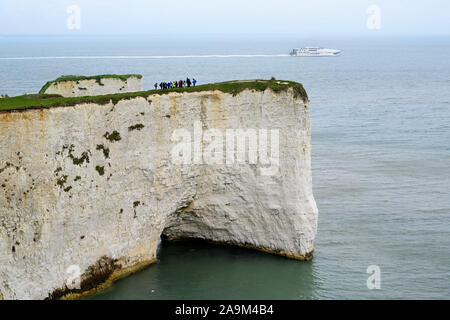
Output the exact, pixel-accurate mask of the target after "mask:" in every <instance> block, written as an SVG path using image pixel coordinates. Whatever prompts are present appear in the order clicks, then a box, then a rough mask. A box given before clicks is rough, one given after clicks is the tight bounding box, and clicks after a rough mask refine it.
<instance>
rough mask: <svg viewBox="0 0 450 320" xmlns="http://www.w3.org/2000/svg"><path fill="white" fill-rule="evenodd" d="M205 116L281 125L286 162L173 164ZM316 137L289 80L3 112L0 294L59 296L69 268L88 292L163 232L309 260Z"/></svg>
mask: <svg viewBox="0 0 450 320" xmlns="http://www.w3.org/2000/svg"><path fill="white" fill-rule="evenodd" d="M198 123H200V124H201V127H202V130H203V132H205V131H206V130H207V129H211V128H215V129H217V130H219V131H220V130H223V131H224V132H225V130H227V129H257V130H260V129H262V130H265V129H267V130H269V131H270V130H274V129H278V131H279V167H278V168H277V170H276V171H275V172H274V173H273V174H272V175H264V174H262V173H261V168H260V165H259V164H250V163H241V164H231V165H230V164H177V163H174V161H173V156H172V150H173V147H174V145H175V144H176V141H173V133H174V132H175V130H177V129H180V128H182V129H184V130H186V132H192V133H193V139H194V127H195V125H196V124H198ZM310 133H311V132H310V121H309V102H308V100H307V99H305V98H304V97H301V96H297V95H296V94H295V92H294V90H293V89H292V88H289V89H287V90H283V91H279V92H275V91H273V90H272V89H266V90H264V91H258V90H250V89H249V90H244V91H242V92H239V93H237V94H231V93H224V92H221V91H219V90H214V91H197V92H182V93H181V92H170V93H165V94H159V93H155V94H152V93H149V94H148V95H146V96H144V97H134V98H131V99H125V100H120V101H118V102H117V103H115V104H114V103H113V102H110V103H108V104H96V103H82V104H77V105H75V106H66V107H52V108H48V109H34V110H22V111H6V112H0V299H1V298H3V299H43V298H48V297H50V298H58V297H60V296H61V295H63V294H66V293H68V292H71V290H70V289H71V288H68V287H67V284H68V280H70V277H71V276H73V270H79V271H80V273H81V275H82V276H81V289H80V290H78V291H77V290H75V289H74V290H72V291H73V292H81V291H85V290H89V289H91V288H93V287H94V286H95V285H97V284H98V283H99V282H102V281H105V280H107V279H108V278H113V277H114V276H115V275H118V274H120V273H123V272H124V271H130V270H134V269H136V268H138V267H140V266H143V265H146V264H148V263H151V262H153V261H154V260H155V258H156V251H157V246H158V243H159V239H160V237H161V236H162V235H164V236H165V237H167V238H168V239H179V238H199V239H205V240H211V241H215V242H220V243H228V244H235V245H241V246H246V247H250V248H255V249H260V250H264V251H267V252H272V253H277V254H281V255H284V256H286V257H290V258H297V259H304V260H308V259H310V258H311V257H312V253H313V241H314V238H315V235H316V231H317V218H318V211H317V208H316V204H315V201H314V197H313V193H312V182H311V145H310ZM192 146H193V152H194V153H195V152H197V153H198V152H199V150H198V149H195V148H194V143H193V145H192ZM202 146H203V147H202V148H205V147H206V146H205V144H204V142H203V143H202ZM203 151H204V150H203ZM200 152H201V150H200ZM197 156H198V155H197ZM193 157H195V154H194V155H193ZM180 263H183V262H182V261H180ZM74 266H75V267H74ZM74 268H75V269H74ZM71 270H72V271H71Z"/></svg>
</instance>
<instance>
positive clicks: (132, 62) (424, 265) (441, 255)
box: [0, 35, 450, 299]
mask: <svg viewBox="0 0 450 320" xmlns="http://www.w3.org/2000/svg"><path fill="white" fill-rule="evenodd" d="M306 45H310V46H316V45H319V46H324V47H327V48H334V49H340V50H342V54H341V55H340V56H339V57H328V58H325V57H321V58H310V57H290V56H289V55H287V53H289V51H290V50H291V49H292V48H294V47H302V46H306ZM120 73H139V74H142V75H143V76H144V86H145V89H151V88H152V87H153V84H154V83H159V82H161V81H172V80H179V79H185V78H186V77H190V78H195V79H197V80H198V82H199V84H204V83H211V82H217V81H225V80H236V79H270V78H271V77H275V78H276V79H282V80H293V81H298V82H301V83H302V84H303V85H304V87H305V89H306V90H307V92H308V95H309V99H310V103H311V124H312V173H313V190H314V196H315V199H316V202H317V206H318V208H319V229H318V234H317V238H316V241H315V252H314V258H313V260H312V261H309V262H301V261H294V260H289V259H285V258H283V257H279V256H274V255H270V254H266V253H261V252H257V251H252V250H248V249H243V248H237V247H230V246H220V245H219V246H216V245H210V244H205V243H198V242H179V243H165V242H163V243H162V244H161V246H160V248H159V250H158V261H157V263H155V264H153V265H151V266H149V267H148V268H146V269H145V270H142V271H140V272H138V273H135V274H133V275H131V276H129V277H127V278H123V279H120V280H118V281H117V282H115V283H114V284H113V285H112V286H111V287H109V288H108V289H107V290H105V291H103V292H101V293H98V294H96V295H94V296H91V297H89V299H450V37H448V36H429V37H425V36H420V37H400V36H398V37H382V36H376V35H374V36H369V37H302V36H296V35H277V36H275V35H270V36H265V35H235V36H229V35H204V36H193V35H192V36H176V35H171V36H162V35H155V36H89V37H87V36H86V37H81V36H77V37H62V36H34V37H30V36H21V37H0V94H8V95H9V96H15V95H22V94H25V93H34V92H37V91H39V89H40V88H41V87H42V86H43V85H44V84H45V82H46V81H49V80H53V79H55V78H57V77H59V76H61V75H95V74H120ZM374 277H375V278H374ZM374 279H375V280H376V281H375V280H374Z"/></svg>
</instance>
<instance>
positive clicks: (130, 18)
mask: <svg viewBox="0 0 450 320" xmlns="http://www.w3.org/2000/svg"><path fill="white" fill-rule="evenodd" d="M74 8H75V9H74ZM78 13H79V14H78ZM281 33H283V34H290V33H292V34H300V35H301V34H305V35H311V34H317V35H369V34H374V35H375V34H378V35H412V36H413V35H450V1H449V0H427V1H426V0H226V1H223V0H172V1H171V0H158V1H155V0H40V1H38V0H0V35H138V34H158V35H161V34H191V35H192V34H194V35H195V34H281Z"/></svg>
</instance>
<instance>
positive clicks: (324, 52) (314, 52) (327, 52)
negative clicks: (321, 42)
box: [290, 47, 341, 57]
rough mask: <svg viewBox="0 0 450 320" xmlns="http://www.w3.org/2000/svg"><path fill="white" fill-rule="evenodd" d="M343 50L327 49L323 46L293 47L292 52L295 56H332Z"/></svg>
mask: <svg viewBox="0 0 450 320" xmlns="http://www.w3.org/2000/svg"><path fill="white" fill-rule="evenodd" d="M340 53H341V50H336V49H325V48H321V47H304V48H296V49H293V50H292V51H291V53H290V55H291V56H293V57H330V56H337V55H339V54H340Z"/></svg>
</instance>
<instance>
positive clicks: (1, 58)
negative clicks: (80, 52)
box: [0, 54, 289, 60]
mask: <svg viewBox="0 0 450 320" xmlns="http://www.w3.org/2000/svg"><path fill="white" fill-rule="evenodd" d="M266 57H267V58H269V57H289V55H288V54H209V55H183V56H53V57H0V60H57V59H130V60H132V59H195V58H266Z"/></svg>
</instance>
